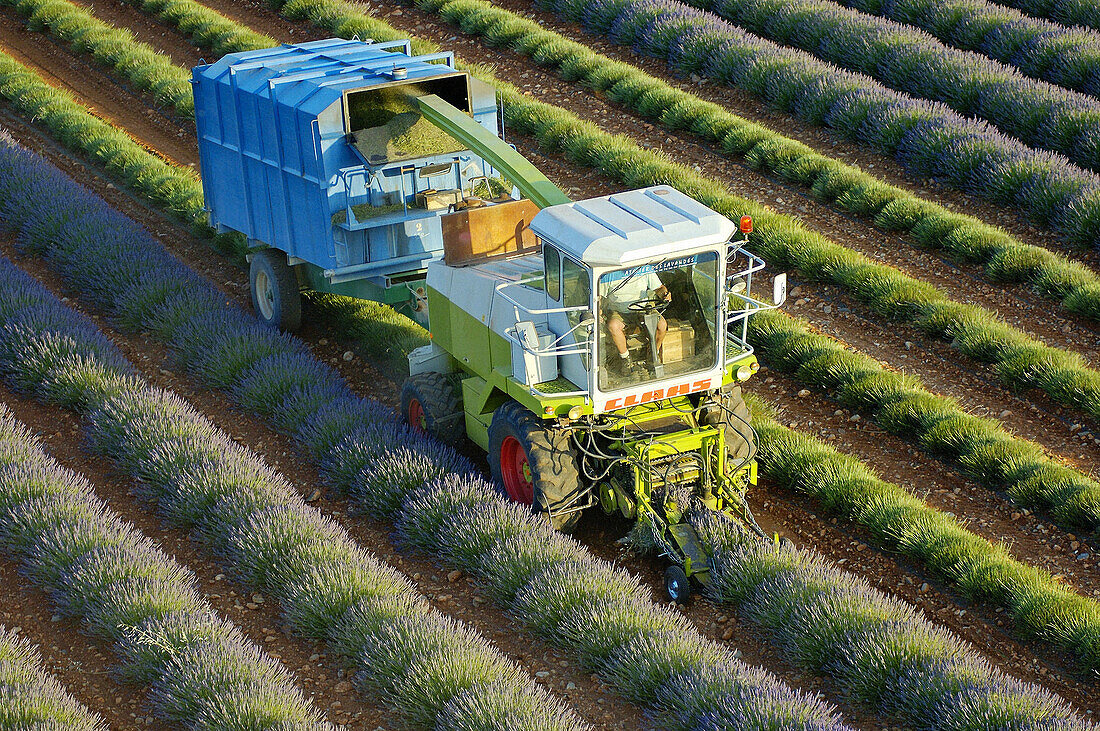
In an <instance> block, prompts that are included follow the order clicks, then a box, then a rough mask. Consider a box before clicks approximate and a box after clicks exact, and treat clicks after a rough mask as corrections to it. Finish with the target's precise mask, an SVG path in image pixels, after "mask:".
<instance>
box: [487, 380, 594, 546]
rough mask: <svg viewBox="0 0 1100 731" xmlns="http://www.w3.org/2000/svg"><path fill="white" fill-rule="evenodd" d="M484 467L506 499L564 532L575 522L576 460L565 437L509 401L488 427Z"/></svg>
mask: <svg viewBox="0 0 1100 731" xmlns="http://www.w3.org/2000/svg"><path fill="white" fill-rule="evenodd" d="M489 467H490V469H491V470H492V473H493V477H494V478H495V479H496V480H498V481H499V482H500V483H501V484H503V485H504V489H505V491H507V493H508V497H509V498H511V499H512V500H514V501H516V502H517V503H522V504H524V505H530V506H531V507H532V509H533V510H534V511H535V512H536V513H543V514H545V515H546V516H547V517H549V518H550V521H551V523H553V525H554V527H555V528H556V529H558V530H560V531H565V532H568V531H570V530H572V529H573V528H574V527H576V525H577V522H578V521H579V520H580V516H581V513H580V511H579V510H575V511H572V512H564V511H566V510H568V509H569V508H571V507H573V506H574V504H575V503H579V502H580V499H581V498H582V497H583V496H582V495H581V494H580V493H581V480H580V472H579V470H578V469H577V455H576V453H575V452H574V451H573V445H572V443H571V442H570V440H569V436H568V435H566V434H563V433H560V432H555V431H554V430H552V429H547V428H546V427H545V426H544V425H543V424H542V423H541V421H540V420H539V419H537V418H536V417H535V416H534V415H533V414H532V413H531V412H530V411H528V410H527V409H525V408H523V407H522V406H520V405H519V404H518V403H516V402H515V401H509V402H508V403H506V404H504V405H503V406H501V407H500V408H499V409H497V411H496V413H495V414H493V422H492V424H490V425H489Z"/></svg>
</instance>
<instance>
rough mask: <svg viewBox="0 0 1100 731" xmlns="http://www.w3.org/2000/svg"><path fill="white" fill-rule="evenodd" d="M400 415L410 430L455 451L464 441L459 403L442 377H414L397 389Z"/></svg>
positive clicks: (454, 392) (440, 375)
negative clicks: (427, 435)
mask: <svg viewBox="0 0 1100 731" xmlns="http://www.w3.org/2000/svg"><path fill="white" fill-rule="evenodd" d="M401 414H402V415H403V416H404V417H405V421H407V422H408V423H409V425H410V426H412V427H413V428H414V429H419V430H420V431H422V432H424V433H425V434H430V435H431V436H433V437H435V438H436V439H438V440H439V441H441V442H443V443H444V444H449V445H451V446H452V447H459V446H461V445H462V443H463V442H464V441H465V439H466V425H465V422H464V421H463V418H462V399H461V398H460V397H459V395H458V389H457V388H455V385H454V383H453V382H452V381H451V379H449V378H447V376H445V375H443V374H442V373H417V374H414V375H411V376H409V377H408V378H407V379H405V385H404V386H402V387H401Z"/></svg>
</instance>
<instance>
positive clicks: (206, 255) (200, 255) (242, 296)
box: [112, 156, 1088, 707]
mask: <svg viewBox="0 0 1100 731" xmlns="http://www.w3.org/2000/svg"><path fill="white" fill-rule="evenodd" d="M538 157H542V156H538ZM549 163H550V161H549V160H546V159H545V158H542V160H536V164H539V165H541V166H542V167H543V168H544V169H546V170H547V171H548V172H549V173H550V175H551V177H555V174H556V173H557V172H564V173H568V174H569V176H568V179H569V180H570V181H571V182H575V184H576V186H577V188H578V189H581V190H583V191H584V192H585V194H589V195H591V194H599V193H600V192H605V191H593V190H592V188H591V182H592V181H591V180H590V179H587V178H585V179H578V176H577V175H576V173H575V172H574V171H572V170H570V169H569V167H568V166H567V165H565V164H556V165H549ZM550 168H555V169H553V170H552V169H550ZM582 186H583V187H582ZM604 187H605V188H606V186H604ZM115 192H116V193H117V191H115ZM116 197H117V196H116ZM112 202H113V201H112ZM148 213H149V212H148V211H146V215H148ZM155 217H156V216H155V215H154V218H155ZM164 228H165V225H164V222H163V220H161V221H160V224H159V225H157V224H154V230H157V231H158V232H160V230H161V229H164ZM173 246H176V242H175V241H173ZM191 248H192V249H193V252H192V256H193V257H197V260H198V261H206V260H209V259H212V258H216V257H212V256H211V254H210V252H209V251H208V250H206V249H205V247H204V246H203V244H202V243H201V242H192V243H191ZM177 250H178V248H177ZM185 258H188V259H189V260H188V263H189V264H191V265H193V263H194V260H192V258H191V257H186V256H185ZM218 276H224V281H226V282H228V281H232V280H236V282H237V285H236V286H235V287H234V289H235V290H236V294H237V298H238V299H239V300H241V301H244V300H247V288H246V284H245V283H244V282H243V281H242V279H243V277H242V276H241V274H240V272H238V271H236V270H235V269H232V268H231V267H227V268H226V270H225V271H224V272H222V273H219V275H218ZM215 279H216V280H217V279H218V278H217V277H215ZM218 281H222V280H218ZM839 314H841V313H839V312H838V315H839ZM821 324H830V319H829V318H826V322H825V323H821ZM853 332H856V331H853ZM314 336H315V334H312V335H311V334H309V333H307V338H311V337H314ZM891 362H892V361H891ZM758 390H759V389H758ZM833 408H835V407H832V408H830V405H829V404H828V403H824V404H822V405H821V406H820V407H819V408H818V410H817V411H816V412H814V413H815V414H817V415H818V416H819V417H820V415H821V414H832V411H833ZM1029 419H1030V417H1029ZM815 423H816V422H815ZM840 428H843V427H840ZM872 442H873V443H881V439H876V440H872ZM882 456H883V455H882V453H881V452H877V453H876V452H874V451H872V452H871V459H870V461H871V462H872V463H873V464H875V465H876V466H878V467H880V469H881V468H883V460H882V459H881V457H882ZM891 459H893V457H891ZM932 466H933V468H935V469H936V471H934V472H933V473H932V474H938V473H939V472H942V467H938V468H937V463H934V462H932ZM923 469H925V470H927V469H928V468H927V466H925V467H924V468H923ZM883 472H884V474H885V475H886V476H887V477H890V476H891V474H892V473H891V471H890V469H889V467H888V466H887V468H886V469H883ZM903 472H905V473H906V474H911V475H912V479H921V475H920V474H919V472H918V471H916V470H915V469H914V468H910V467H906V468H905V469H904V470H903ZM898 474H902V473H901V472H899V473H898ZM923 479H927V472H926V473H925V476H924V478H923ZM902 481H903V482H904V481H905V480H902ZM960 482H962V481H960ZM964 484H965V483H964ZM971 487H972V486H971ZM973 490H974V491H975V494H976V495H980V494H985V495H986V496H987V497H988V493H985V492H984V491H982V490H981V489H980V488H976V487H974V488H973ZM950 494H954V493H953V492H951V493H950ZM776 499H778V498H776ZM791 502H792V506H791V507H790V508H789V509H790V510H794V509H795V508H796V507H797V506H796V505H794V503H796V502H797V501H796V500H795V501H791ZM996 509H997V505H996V504H993V505H992V506H991V508H990V510H991V511H993V510H996ZM983 517H985V516H983ZM815 522H816V523H822V521H821V520H820V519H819V518H816V517H810V518H809V523H811V524H812V523H815ZM991 523H992V524H995V525H996V523H995V522H994V521H991ZM822 524H823V523H822ZM1038 524H1039V521H1038V520H1035V519H1034V518H1032V519H1031V525H1030V527H1029V530H1030V531H1036V530H1037V528H1036V526H1037V525H1038ZM823 525H824V524H823ZM1010 528H1011V525H1006V526H1004V529H1005V530H1010ZM823 529H824V528H820V529H819V530H823ZM798 530H799V531H800V532H801V533H804V534H805V535H812V534H813V532H814V529H813V528H805V529H803V528H801V527H800V528H799V529H798ZM997 530H998V531H999V530H1001V528H1000V526H998V528H997ZM1001 535H1003V534H1001ZM809 542H810V543H816V541H809ZM1035 542H1036V544H1039V545H1040V546H1041V538H1038V537H1036V541H1035ZM825 551H826V553H830V555H837V556H841V555H842V554H843V550H841V549H840V548H836V547H828V548H825ZM1043 553H1044V551H1043V550H1042V549H1041V548H1040V550H1038V551H1037V556H1039V557H1042V556H1043ZM1036 562H1037V563H1041V562H1042V561H1036ZM1055 562H1057V558H1056V559H1055ZM1052 570H1056V571H1058V569H1057V568H1055V569H1052ZM896 572H897V574H898V575H899V576H902V577H903V578H902V580H901V581H900V582H899V583H898V586H900V587H904V586H906V585H908V583H909V581H913V576H912V575H913V574H915V572H913V571H907V570H905V569H901V568H898V569H896ZM861 573H862V572H861ZM906 574H910V576H908V581H907V580H906V579H905V576H906ZM869 575H870V576H871V578H872V579H873V580H876V581H877V580H879V579H880V578H881V579H882V580H883V581H884V582H886V583H889V581H888V579H887V577H883V576H880V575H878V574H869ZM916 575H917V578H920V577H919V574H916ZM920 583H923V582H918V583H916V586H919V584H920ZM925 601H929V599H927V598H924V599H921V602H922V603H923V602H925ZM943 604H944V606H950V605H951V604H952V602H951V600H950V599H946V600H944V602H943ZM941 608H942V607H941ZM943 613H944V612H942V611H938V610H937V613H934V614H933V616H937V617H938V618H940V619H941V621H943V617H942V616H941V615H942V614H943ZM968 615H971V616H972V613H968ZM958 624H959V626H961V627H963V628H964V629H965V627H966V624H965V622H960V623H958ZM989 624H994V625H995V619H994V618H991V621H990V622H989ZM724 631H725V630H724V628H723V629H722V632H723V633H724ZM963 634H966V633H965V632H964V633H963ZM1001 634H1002V635H1003V633H1001ZM995 636H996V633H993V635H991V637H994V638H995ZM1003 639H1004V638H1003V637H1002V638H1001V639H994V640H993V641H992V642H991V643H984V642H978V643H977V644H979V646H984V647H986V648H990V647H994V648H995V647H997V646H998V645H999V644H1000V642H1002V641H1003ZM991 654H996V653H995V652H994V653H991ZM1009 654H1010V655H1011V653H1009ZM1002 662H1004V665H1005V666H1006V669H1009V670H1010V671H1011V672H1013V673H1014V674H1017V675H1022V676H1029V675H1031V676H1034V677H1033V678H1032V679H1042V680H1043V682H1045V683H1046V684H1047V685H1052V683H1051V680H1050V679H1049V678H1045V679H1044V678H1042V676H1043V675H1044V673H1042V672H1040V669H1039V668H1042V667H1045V668H1046V669H1047V670H1048V672H1047V673H1046V675H1050V672H1049V670H1050V668H1053V669H1055V670H1057V667H1058V666H1057V664H1056V662H1053V661H1052V662H1051V663H1050V664H1049V665H1048V666H1044V665H1043V663H1040V665H1039V666H1036V669H1035V670H1029V669H1028V664H1029V663H1028V662H1027V661H1026V657H1025V658H1024V660H1022V661H1013V660H1011V658H1009V659H1008V660H1004V661H1002ZM1071 682H1072V681H1071ZM1060 692H1063V693H1065V694H1067V695H1070V696H1071V697H1072V696H1073V695H1078V694H1077V693H1071V692H1070V688H1066V689H1064V690H1062V689H1060ZM1076 702H1078V703H1079V704H1080V705H1082V707H1088V705H1087V703H1082V702H1081V701H1080V700H1077V701H1076Z"/></svg>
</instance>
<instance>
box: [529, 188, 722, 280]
mask: <svg viewBox="0 0 1100 731" xmlns="http://www.w3.org/2000/svg"><path fill="white" fill-rule="evenodd" d="M531 230H532V231H534V232H535V233H536V234H538V235H539V236H540V237H541V238H542V239H543V240H545V241H549V242H551V243H553V244H554V245H555V246H556V247H557V248H559V249H561V250H562V251H564V252H567V253H569V254H571V255H573V256H574V257H576V258H577V259H579V260H581V261H582V262H584V263H585V264H590V265H594V266H616V265H617V266H629V265H631V264H637V263H640V262H645V261H650V260H653V259H657V258H662V257H667V256H669V255H670V254H674V253H676V252H678V251H685V250H689V249H694V248H697V247H702V246H711V245H715V244H722V243H725V242H726V241H729V240H730V238H731V237H732V236H733V234H734V232H735V231H736V230H737V226H736V225H735V224H734V223H733V221H731V220H729V219H728V218H726V217H725V216H723V215H722V214H720V213H717V212H715V211H712V210H711V209H709V208H707V207H706V206H704V205H703V204H702V203H699V202H698V201H696V200H694V199H693V198H690V197H688V196H686V195H684V194H683V193H681V192H680V191H678V190H676V189H675V188H672V187H670V186H667V185H656V186H653V187H650V188H642V189H640V190H632V191H630V192H628V193H615V194H613V195H605V196H600V197H599V198H590V199H588V200H584V201H578V202H576V203H563V204H561V205H557V206H550V207H549V208H544V209H543V210H541V211H539V213H538V214H537V215H536V216H535V218H534V219H533V220H532V221H531Z"/></svg>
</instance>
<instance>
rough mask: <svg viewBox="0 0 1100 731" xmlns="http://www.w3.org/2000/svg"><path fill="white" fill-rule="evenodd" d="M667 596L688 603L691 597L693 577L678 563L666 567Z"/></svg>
mask: <svg viewBox="0 0 1100 731" xmlns="http://www.w3.org/2000/svg"><path fill="white" fill-rule="evenodd" d="M665 596H667V597H668V600H669V601H672V602H676V603H677V604H687V602H688V599H690V598H691V579H689V578H688V575H687V573H686V572H685V571H684V570H683V569H682V568H680V567H679V566H677V565H676V564H672V565H671V566H669V567H668V568H667V569H665Z"/></svg>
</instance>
